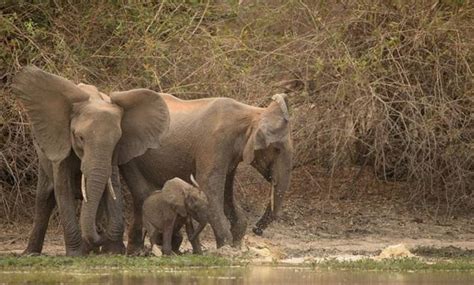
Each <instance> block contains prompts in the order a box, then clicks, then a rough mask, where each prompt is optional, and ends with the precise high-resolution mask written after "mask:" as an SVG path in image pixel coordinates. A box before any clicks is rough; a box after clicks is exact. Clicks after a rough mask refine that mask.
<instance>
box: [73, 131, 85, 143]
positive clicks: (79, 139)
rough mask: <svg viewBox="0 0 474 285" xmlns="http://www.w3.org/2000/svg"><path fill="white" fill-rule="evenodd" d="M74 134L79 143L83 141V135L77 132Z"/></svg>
mask: <svg viewBox="0 0 474 285" xmlns="http://www.w3.org/2000/svg"><path fill="white" fill-rule="evenodd" d="M74 136H75V137H76V138H77V140H78V142H79V143H81V144H82V143H84V136H83V135H82V134H79V133H77V132H75V133H74Z"/></svg>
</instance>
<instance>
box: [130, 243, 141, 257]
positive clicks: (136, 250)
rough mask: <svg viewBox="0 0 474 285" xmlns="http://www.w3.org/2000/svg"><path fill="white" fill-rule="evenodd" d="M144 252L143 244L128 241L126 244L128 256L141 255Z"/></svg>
mask: <svg viewBox="0 0 474 285" xmlns="http://www.w3.org/2000/svg"><path fill="white" fill-rule="evenodd" d="M144 252H145V248H144V246H143V244H133V243H130V242H129V243H128V244H127V252H126V254H127V255H130V256H142V255H143V253H144Z"/></svg>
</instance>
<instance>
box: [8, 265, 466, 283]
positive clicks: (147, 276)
mask: <svg viewBox="0 0 474 285" xmlns="http://www.w3.org/2000/svg"><path fill="white" fill-rule="evenodd" d="M157 270H159V271H154V272H146V273H144V272H134V271H110V272H104V270H101V271H94V272H88V273H77V272H59V271H54V272H19V271H15V272H0V283H2V284H5V283H16V284H18V283H50V282H51V283H58V282H59V283H82V284H90V283H109V284H123V285H129V284H130V285H131V284H134V285H135V284H169V285H178V284H196V285H200V284H206V285H207V284H210V285H212V284H295V285H299V284H329V285H331V284H388V285H395V284H413V285H415V284H416V285H422V284H459V285H464V284H466V285H468V284H469V285H471V284H474V272H470V273H469V272H465V273H461V272H417V273H409V272H403V273H393V272H350V271H318V270H313V269H309V268H285V267H268V266H267V267H231V268H194V269H185V270H166V271H162V270H160V269H157Z"/></svg>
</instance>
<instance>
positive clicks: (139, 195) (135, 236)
mask: <svg viewBox="0 0 474 285" xmlns="http://www.w3.org/2000/svg"><path fill="white" fill-rule="evenodd" d="M120 174H122V177H123V178H124V179H125V182H126V184H127V186H128V189H129V190H130V193H131V194H132V199H133V220H132V223H131V225H130V226H129V229H128V243H127V254H128V255H136V254H139V253H140V252H141V251H142V250H143V248H144V246H143V233H142V231H143V202H144V201H145V198H146V197H147V192H148V191H147V190H148V183H147V182H146V179H145V178H144V177H143V175H142V174H141V173H140V172H139V171H138V169H137V167H136V166H134V164H133V162H130V163H127V164H124V165H122V166H121V167H120Z"/></svg>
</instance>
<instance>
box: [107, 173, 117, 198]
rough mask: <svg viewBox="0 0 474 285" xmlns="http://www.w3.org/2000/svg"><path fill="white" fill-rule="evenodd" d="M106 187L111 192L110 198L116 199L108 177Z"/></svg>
mask: <svg viewBox="0 0 474 285" xmlns="http://www.w3.org/2000/svg"><path fill="white" fill-rule="evenodd" d="M107 188H109V191H110V194H112V198H113V199H114V200H117V196H115V191H114V187H113V186H112V179H110V178H109V180H108V181H107Z"/></svg>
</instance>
